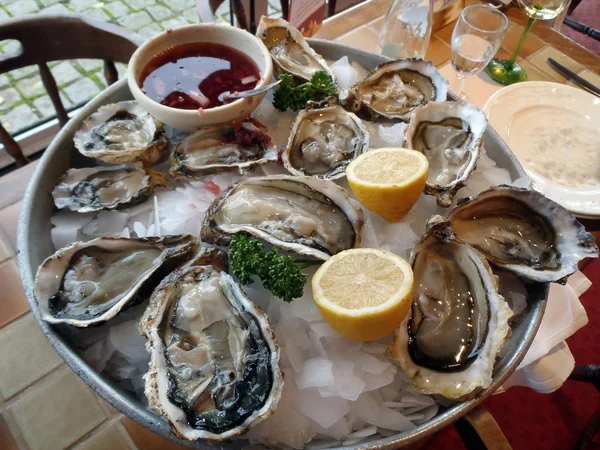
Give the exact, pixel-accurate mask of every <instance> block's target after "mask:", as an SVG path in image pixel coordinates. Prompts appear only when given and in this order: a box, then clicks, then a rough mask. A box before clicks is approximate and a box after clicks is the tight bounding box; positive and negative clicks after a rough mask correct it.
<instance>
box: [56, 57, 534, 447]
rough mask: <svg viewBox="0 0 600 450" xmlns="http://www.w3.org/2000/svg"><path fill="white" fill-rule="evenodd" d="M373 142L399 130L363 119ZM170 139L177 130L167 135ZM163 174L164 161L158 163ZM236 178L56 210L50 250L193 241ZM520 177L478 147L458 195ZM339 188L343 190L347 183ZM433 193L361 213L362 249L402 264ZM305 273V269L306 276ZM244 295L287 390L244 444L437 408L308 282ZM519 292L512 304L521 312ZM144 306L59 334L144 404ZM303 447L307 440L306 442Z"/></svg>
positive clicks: (379, 427) (345, 79) (273, 168)
mask: <svg viewBox="0 0 600 450" xmlns="http://www.w3.org/2000/svg"><path fill="white" fill-rule="evenodd" d="M332 67H333V69H334V71H335V73H336V75H337V77H338V80H339V81H340V83H343V85H344V86H347V87H349V86H351V85H352V84H354V83H355V82H356V81H357V80H360V79H362V78H363V77H364V76H365V74H366V71H365V70H364V69H363V68H361V67H358V66H357V65H356V64H355V63H353V64H352V66H349V65H348V60H347V58H343V59H342V60H339V61H337V62H335V63H334V64H332ZM271 95H272V94H271V93H269V94H268V96H267V97H266V100H265V101H264V102H263V103H262V104H261V105H260V106H259V107H258V109H257V110H256V112H255V117H256V118H257V119H258V120H260V121H261V122H262V123H264V124H265V125H266V126H267V127H268V128H269V133H270V135H271V136H272V138H273V141H274V142H275V143H276V144H277V145H279V146H280V147H284V146H285V145H286V143H287V138H288V135H289V130H290V127H291V125H292V122H293V120H294V117H295V114H294V113H291V112H289V111H288V112H286V113H280V112H278V111H276V110H275V109H274V108H273V106H272V105H271V101H270V98H271ZM366 125H367V127H368V129H369V132H370V134H371V146H372V147H381V146H400V145H401V144H402V143H403V132H404V128H405V127H406V125H404V124H402V123H398V124H392V123H385V124H378V123H372V122H367V123H366ZM167 133H168V134H169V135H170V137H171V138H172V139H173V141H174V143H175V142H177V141H179V140H181V139H182V138H183V137H184V134H182V133H180V132H176V131H173V130H170V129H168V130H167ZM159 169H162V170H163V171H166V169H167V167H166V165H163V166H162V167H159ZM279 173H285V171H284V170H283V168H282V167H281V166H279V165H277V164H270V165H266V166H263V167H261V168H260V169H258V170H257V171H256V173H255V174H256V175H272V174H279ZM239 179H240V176H239V175H237V174H232V173H224V174H218V175H211V176H207V177H204V178H203V179H202V180H197V181H186V182H178V183H173V182H172V183H170V184H169V186H168V187H167V188H160V189H158V190H157V191H156V192H155V195H154V196H153V197H151V198H150V199H149V200H148V201H146V202H145V203H143V204H141V205H137V206H135V207H132V208H129V209H124V210H120V211H103V212H101V213H99V214H77V213H75V212H70V211H59V212H57V213H55V214H54V216H53V217H52V224H53V225H54V228H53V229H52V241H53V243H54V245H55V247H56V248H61V247H65V246H67V245H69V244H71V243H72V242H75V241H78V240H80V241H86V240H90V239H92V238H95V237H99V236H110V237H119V236H124V237H130V236H131V237H146V236H152V235H168V234H179V233H192V234H194V235H196V236H199V232H200V226H201V223H202V220H203V218H204V215H205V213H206V210H207V208H208V207H209V206H210V204H211V203H212V201H213V200H214V199H215V198H216V196H217V194H216V193H214V191H215V189H211V190H207V189H205V187H204V186H205V183H208V182H212V183H214V184H216V185H217V186H218V187H219V188H220V190H221V191H222V190H224V189H226V188H227V187H228V186H229V185H230V184H232V183H234V182H236V181H238V180H239ZM529 183H530V180H529V179H528V178H527V177H524V178H521V179H518V180H514V181H512V180H511V178H510V175H509V173H508V171H507V170H505V169H502V168H499V167H498V166H497V165H496V162H495V161H493V160H492V159H491V158H489V157H488V156H487V154H486V152H485V149H483V151H482V155H481V158H480V160H479V162H478V165H477V170H476V171H475V172H474V173H473V175H472V176H471V178H470V179H469V182H468V185H467V186H466V187H464V188H463V189H461V190H460V191H459V192H458V194H457V195H456V198H457V199H458V198H463V197H467V196H472V195H475V194H477V193H478V192H480V191H482V190H485V189H487V188H489V187H490V186H494V185H499V184H513V185H515V186H518V187H526V186H528V185H529ZM340 184H341V185H342V186H344V187H345V188H348V186H347V183H346V182H345V180H341V181H340ZM447 211H448V210H447V209H443V208H439V207H438V206H437V205H436V202H435V199H434V197H431V196H426V195H422V196H421V197H420V199H419V201H418V202H417V203H416V205H415V206H414V207H413V208H412V210H411V211H410V213H409V214H408V215H407V216H406V217H404V218H403V219H402V220H401V221H399V222H396V223H388V222H387V221H385V220H384V219H383V218H381V216H379V215H377V214H373V213H371V212H369V211H367V210H365V211H364V212H365V224H364V227H363V231H362V246H364V247H377V248H383V249H386V250H389V251H391V252H393V253H396V254H398V255H400V256H402V257H403V258H406V259H408V258H409V257H410V251H411V249H412V247H413V245H414V243H415V242H416V241H417V239H418V237H419V236H420V235H421V234H422V233H423V232H424V231H425V222H426V220H427V219H428V218H429V217H430V216H431V215H433V214H442V215H445V214H447ZM310 275H312V273H310ZM246 292H247V294H248V296H249V297H250V299H252V300H253V301H254V302H255V303H256V304H257V305H259V306H260V307H261V308H262V309H263V310H264V311H265V312H266V313H267V314H268V316H269V321H270V323H271V326H272V327H273V329H274V331H275V334H276V336H277V341H278V342H279V344H280V346H281V362H280V367H281V370H282V372H283V374H284V379H285V385H284V388H283V394H282V398H281V401H280V402H279V405H278V407H277V410H276V411H275V413H274V414H273V415H272V416H271V417H269V418H268V419H267V420H265V421H264V422H262V423H261V424H259V425H258V426H256V427H254V428H252V429H251V430H250V432H249V433H248V434H247V435H246V436H245V437H244V439H250V441H251V443H252V444H256V443H263V444H266V445H270V446H273V447H283V448H302V447H305V448H314V449H316V448H328V447H332V446H337V445H352V444H356V443H359V442H368V441H369V440H374V439H378V438H380V437H381V436H391V435H393V434H395V433H397V432H401V431H407V430H410V429H411V428H414V427H415V426H417V425H419V424H421V423H424V422H426V421H428V420H430V419H431V418H432V417H433V416H435V414H436V413H437V410H438V403H436V402H435V401H434V400H433V399H432V398H431V397H429V396H426V395H422V394H420V393H418V392H416V391H414V390H413V389H412V387H411V384H410V381H409V380H408V378H407V377H406V375H405V374H404V373H403V372H402V370H400V369H399V368H397V367H396V366H394V365H392V364H391V363H390V362H389V361H388V360H387V358H386V355H385V351H386V340H385V339H384V340H381V341H378V342H373V343H356V342H352V341H349V340H347V339H345V338H343V337H342V336H341V335H339V334H337V333H336V332H335V331H334V330H333V329H332V328H331V327H330V326H329V325H328V324H327V323H326V322H325V321H324V320H323V318H322V317H321V314H320V313H319V311H318V309H317V308H316V306H315V304H314V301H313V300H312V292H311V288H310V282H309V283H307V285H306V287H305V294H304V296H303V297H302V298H300V299H297V300H295V301H294V302H293V303H290V304H287V303H283V302H281V301H280V300H279V299H277V298H275V297H273V296H272V295H271V294H270V293H269V292H268V291H266V290H264V289H263V288H262V286H261V285H260V284H257V283H255V284H253V285H251V286H248V287H247V288H246ZM520 294H521V293H520V292H517V293H515V295H513V296H512V298H511V299H510V300H511V301H512V302H513V304H515V306H516V305H518V309H522V308H524V306H523V299H522V298H521V297H522V295H520ZM145 307H146V303H143V304H141V305H138V306H134V307H132V308H130V309H129V310H127V311H124V312H122V313H121V314H119V316H117V317H116V318H115V319H113V320H111V321H110V322H108V323H107V324H105V325H102V326H99V327H95V328H92V329H75V328H72V327H65V328H64V332H63V333H64V334H65V335H66V337H67V338H68V339H69V341H70V342H71V343H73V345H74V346H75V347H76V348H78V350H79V352H80V354H81V356H82V358H83V359H84V360H85V361H87V362H88V364H90V365H91V366H92V367H93V368H94V369H95V370H97V371H98V372H103V373H105V374H106V375H108V376H109V377H111V378H112V379H113V380H114V381H115V382H116V383H117V384H118V385H119V386H121V387H122V388H123V389H126V390H129V391H131V392H134V393H135V394H136V395H137V396H138V397H139V398H140V399H141V400H142V401H143V402H145V398H144V394H143V389H144V382H143V379H142V377H143V375H144V374H145V372H146V371H147V367H148V360H149V358H148V355H147V352H146V350H145V348H144V339H143V338H142V337H141V336H139V335H138V334H137V325H138V321H139V319H140V317H141V315H142V313H143V311H144V309H145ZM309 442H310V444H309Z"/></svg>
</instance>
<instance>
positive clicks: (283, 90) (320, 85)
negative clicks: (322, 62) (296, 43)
mask: <svg viewBox="0 0 600 450" xmlns="http://www.w3.org/2000/svg"><path fill="white" fill-rule="evenodd" d="M279 79H280V80H282V82H281V84H280V85H279V86H278V87H277V90H276V91H275V94H273V106H274V107H275V108H277V109H278V110H279V111H285V110H286V109H288V108H289V109H292V110H294V111H300V110H301V109H303V108H305V107H306V104H307V103H308V102H309V101H310V100H312V101H315V102H318V101H321V100H324V99H326V98H327V97H331V96H335V95H337V89H336V87H335V83H334V82H333V79H332V78H331V75H329V74H328V73H327V72H325V71H324V70H319V71H318V72H315V74H314V75H313V76H312V78H311V79H310V81H307V82H306V83H302V84H299V85H297V86H296V84H294V77H293V76H292V75H287V74H282V75H279Z"/></svg>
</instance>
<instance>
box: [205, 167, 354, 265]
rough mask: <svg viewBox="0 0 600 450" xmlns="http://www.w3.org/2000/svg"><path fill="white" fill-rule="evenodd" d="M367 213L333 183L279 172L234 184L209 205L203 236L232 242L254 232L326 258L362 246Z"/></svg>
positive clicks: (283, 245) (290, 248)
mask: <svg viewBox="0 0 600 450" xmlns="http://www.w3.org/2000/svg"><path fill="white" fill-rule="evenodd" d="M362 224H363V212H362V210H361V209H360V207H359V206H358V204H357V203H356V202H355V201H354V200H352V199H350V197H349V196H348V192H347V191H346V190H345V189H343V188H341V187H339V186H338V185H336V184H335V183H334V182H333V181H329V180H322V179H318V178H311V177H304V176H299V177H293V176H288V175H275V176H269V177H260V178H259V177H257V178H247V179H245V180H242V181H240V182H238V183H236V184H234V185H232V186H230V187H229V188H228V189H227V190H226V191H225V192H224V193H223V194H221V196H220V197H218V198H217V199H215V201H214V202H213V204H212V205H211V206H210V207H209V208H208V211H207V213H206V216H205V218H204V223H203V224H202V230H201V232H200V233H201V237H202V240H203V241H204V242H208V243H212V244H219V245H227V244H228V243H229V241H230V240H231V239H232V238H233V236H235V235H236V234H239V233H248V234H251V235H253V236H255V237H257V238H260V239H263V240H265V241H267V242H269V243H270V244H273V245H275V246H277V247H279V248H282V249H284V250H287V251H289V252H294V253H299V254H302V255H309V256H313V257H315V258H319V259H323V260H326V259H328V258H329V257H330V256H332V255H335V254H336V253H339V252H341V251H342V250H347V249H349V248H354V247H358V245H359V244H360V230H361V227H362Z"/></svg>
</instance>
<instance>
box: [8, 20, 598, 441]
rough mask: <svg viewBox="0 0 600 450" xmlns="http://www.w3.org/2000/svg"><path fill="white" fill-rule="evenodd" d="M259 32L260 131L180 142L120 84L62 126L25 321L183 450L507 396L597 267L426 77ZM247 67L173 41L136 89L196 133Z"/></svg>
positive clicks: (26, 230) (35, 227)
mask: <svg viewBox="0 0 600 450" xmlns="http://www.w3.org/2000/svg"><path fill="white" fill-rule="evenodd" d="M175 32H177V29H176V30H173V33H175ZM256 36H257V37H258V39H260V41H262V44H264V46H265V48H266V49H268V51H269V53H270V56H271V59H272V65H273V81H275V80H281V83H280V84H279V85H278V86H277V87H276V88H274V89H273V90H271V91H269V92H268V93H267V94H266V95H265V96H264V98H262V100H261V101H260V102H257V104H256V105H254V108H255V109H254V111H253V112H252V114H251V116H249V117H242V118H241V119H239V120H236V121H233V122H228V123H220V124H212V125H209V126H205V127H200V128H199V129H197V130H196V131H193V132H191V133H190V132H184V131H182V130H178V129H177V128H175V127H172V126H169V125H165V124H164V123H161V122H159V121H158V120H157V119H156V118H155V117H153V116H152V115H151V114H150V113H149V112H148V111H146V110H145V109H144V108H143V107H142V106H141V103H140V102H138V101H136V100H134V99H133V96H132V93H131V91H130V89H129V87H128V86H127V84H126V83H125V81H122V82H119V83H117V84H115V85H113V86H111V87H109V88H108V89H107V90H106V91H105V92H103V93H102V94H101V95H99V96H98V97H97V98H96V99H94V100H93V101H92V102H90V104H89V105H87V106H86V107H85V108H84V110H83V111H82V112H81V114H80V115H79V116H78V117H76V118H74V119H72V120H71V121H70V122H69V124H68V125H67V126H66V127H65V128H64V129H63V130H62V131H61V132H60V134H59V135H58V136H57V137H56V139H55V140H54V142H53V143H52V145H51V146H50V148H49V149H48V150H47V151H46V153H45V154H44V156H43V158H42V161H41V162H40V164H39V166H38V168H37V172H36V173H35V176H34V178H33V180H32V182H31V185H30V187H29V189H28V192H27V195H26V199H25V202H24V206H23V213H22V216H21V220H20V231H19V260H20V266H21V273H22V278H23V283H24V285H25V289H26V292H27V295H28V298H29V300H30V302H31V305H32V309H33V311H34V314H35V316H36V318H37V319H38V322H39V323H40V326H41V328H42V329H43V330H44V333H45V334H46V335H47V336H48V339H49V340H50V341H51V342H52V344H53V345H54V347H55V348H56V349H57V351H58V352H59V353H60V355H61V356H62V357H63V358H64V359H65V360H66V362H67V363H68V364H69V365H70V366H71V367H72V368H73V369H74V370H75V371H76V372H77V373H78V374H79V375H80V376H81V377H82V378H83V379H84V380H85V381H86V382H87V383H88V384H90V386H92V387H93V388H94V389H95V390H96V391H97V392H98V393H99V394H100V395H102V396H103V397H104V398H105V399H107V401H109V402H110V403H111V404H112V405H114V406H115V407H116V408H118V409H120V410H121V411H122V412H123V413H124V414H126V415H127V416H129V417H131V418H132V419H134V420H136V421H137V422H139V423H141V424H142V425H144V426H145V427H147V428H149V429H151V430H153V431H155V432H156V433H158V434H160V435H162V436H165V437H168V438H170V439H173V440H177V441H178V442H180V443H183V444H184V445H188V446H190V447H195V448H250V447H251V448H284V449H291V448H296V449H301V448H340V447H343V448H377V449H383V448H397V447H398V446H401V445H404V444H409V443H411V442H414V441H416V440H418V439H421V438H423V437H424V436H426V435H428V434H431V433H433V432H435V431H436V430H438V429H440V428H442V427H443V426H445V425H447V424H449V423H451V422H453V421H454V420H456V419H457V418H459V417H460V416H462V415H464V414H466V413H467V412H468V411H469V410H470V409H472V408H473V407H474V406H475V405H476V404H477V403H479V402H481V401H482V400H483V399H485V398H486V397H487V396H489V395H491V394H492V393H493V391H494V390H496V389H497V388H498V387H499V386H500V385H501V384H502V383H503V382H504V381H505V380H506V378H507V377H508V376H509V375H510V374H511V373H512V371H514V370H515V368H516V367H517V365H518V364H519V362H520V361H521V360H522V359H523V357H524V356H525V353H526V351H527V349H528V348H529V346H530V345H531V342H532V340H533V338H534V336H535V332H536V330H537V328H538V326H539V324H540V321H541V319H542V315H543V311H544V306H545V301H546V297H547V295H548V285H549V283H562V284H564V283H565V282H566V280H567V278H568V277H569V275H571V274H572V273H574V272H575V271H576V270H577V263H578V262H579V261H581V260H582V259H583V258H586V257H596V256H597V255H598V249H597V247H596V245H595V243H594V239H593V237H592V236H591V235H590V234H589V233H587V232H586V231H585V229H584V227H583V226H582V225H581V224H580V223H579V222H578V221H577V220H576V219H575V217H573V216H572V215H571V214H570V213H569V212H568V211H567V210H565V209H564V208H563V207H561V206H560V205H558V204H557V203H555V202H553V201H552V200H549V199H548V198H546V197H544V196H543V195H542V194H540V193H538V192H536V191H535V190H533V189H531V186H530V181H529V179H528V178H527V177H526V176H525V174H524V172H523V170H522V169H521V167H520V165H519V164H518V162H517V161H516V160H515V158H514V157H513V156H512V154H511V153H510V150H509V149H508V148H507V147H506V145H505V144H504V143H503V142H502V141H501V140H500V139H499V138H498V136H497V135H496V133H495V132H494V131H493V130H492V129H491V128H490V127H489V126H488V125H487V120H486V117H485V115H484V114H483V113H482V111H480V110H479V109H478V108H476V107H474V106H473V105H471V104H469V103H466V102H463V101H460V100H458V99H456V98H455V97H454V96H453V95H452V94H451V93H450V92H449V91H448V81H447V80H446V79H444V77H443V76H442V75H441V74H440V73H439V72H438V71H437V70H436V69H435V67H434V66H433V65H432V64H431V62H429V61H424V60H418V59H404V60H397V61H391V60H388V59H386V58H384V57H381V56H378V55H374V54H369V53H366V52H363V51H361V50H358V49H355V48H352V47H348V46H344V45H340V44H335V43H331V42H327V41H320V40H315V39H306V40H305V39H304V38H303V37H302V36H301V34H300V33H299V32H298V31H297V30H295V29H294V28H292V27H291V26H290V25H289V24H288V23H287V22H285V21H283V20H274V19H266V18H263V19H262V20H261V23H260V26H259V28H258V31H257V35H256ZM221 47H222V48H221ZM244 58H246V56H245V55H244V54H242V53H240V52H236V50H235V49H232V48H228V47H225V46H223V45H220V44H215V45H208V46H207V45H205V44H198V45H196V46H193V45H188V46H187V47H186V48H177V47H176V48H175V49H173V51H172V53H171V54H170V55H168V56H164V55H157V56H156V58H155V59H153V60H152V61H151V62H150V63H149V65H148V68H147V70H145V71H144V74H143V76H142V77H141V78H140V79H138V80H136V82H137V83H139V86H140V87H141V89H142V91H143V92H144V95H147V96H148V97H149V98H150V99H151V100H152V101H154V102H156V103H160V104H161V105H164V106H167V107H169V108H175V109H185V110H191V111H195V113H196V114H198V115H199V116H202V115H203V114H210V113H211V109H214V110H215V111H216V110H218V108H220V107H222V106H223V105H226V104H227V103H228V96H231V95H233V96H235V95H236V94H238V93H240V92H241V93H243V92H244V91H247V90H250V89H253V88H254V87H255V86H256V85H257V83H258V82H259V80H260V79H261V77H263V75H264V74H263V73H262V72H261V71H260V70H258V69H257V68H256V67H255V66H253V65H252V64H253V62H252V61H251V60H248V58H246V60H244ZM223 60H225V62H226V64H225V65H224V66H220V65H219V64H221V62H223ZM215 61H216V62H215ZM211 64H212V65H211ZM268 78H270V76H269V77H268ZM265 81H271V80H270V79H269V80H265ZM190 83H191V84H190ZM225 91H227V92H228V94H225V95H222V94H223V93H224V92H225ZM235 101H237V102H244V101H246V100H244V99H242V100H235ZM233 104H234V103H230V105H233Z"/></svg>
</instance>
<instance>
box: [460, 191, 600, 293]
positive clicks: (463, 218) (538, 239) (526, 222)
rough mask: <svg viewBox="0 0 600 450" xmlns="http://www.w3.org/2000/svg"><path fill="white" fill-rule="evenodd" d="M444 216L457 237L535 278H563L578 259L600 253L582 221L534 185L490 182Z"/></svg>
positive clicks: (508, 267)
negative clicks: (479, 191)
mask: <svg viewBox="0 0 600 450" xmlns="http://www.w3.org/2000/svg"><path fill="white" fill-rule="evenodd" d="M448 220H450V223H451V224H452V228H454V231H455V232H456V235H457V236H458V237H459V238H460V239H462V240H463V241H465V242H467V243H468V244H469V245H471V246H473V247H475V248H476V249H477V250H479V251H480V252H482V253H483V254H484V255H485V256H486V258H488V259H489V260H490V262H492V263H493V264H494V265H497V266H498V267H500V268H504V269H506V270H509V271H511V272H513V273H515V274H516V275H519V276H521V277H524V278H528V279H531V280H534V281H538V282H543V283H548V282H557V283H562V284H564V283H566V280H567V278H568V277H569V275H571V274H572V273H573V272H575V271H576V270H577V263H578V262H579V261H581V260H582V259H583V258H596V257H598V247H597V246H596V243H595V240H594V237H593V236H592V235H591V234H590V233H588V232H587V231H585V228H584V226H583V225H581V224H580V223H579V222H578V221H577V220H576V219H575V217H574V216H573V215H572V214H571V213H570V212H569V211H567V210H566V209H565V208H563V207H562V206H560V205H559V204H558V203H556V202H554V201H552V200H550V199H549V198H547V197H545V196H544V195H542V194H540V193H539V192H537V191H534V190H529V189H521V188H516V187H512V186H497V187H493V188H491V189H489V190H487V191H484V192H482V193H480V194H479V195H477V196H476V197H474V198H472V199H466V200H463V201H459V205H458V206H457V207H456V208H454V209H453V210H452V211H451V212H450V216H449V218H448Z"/></svg>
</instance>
